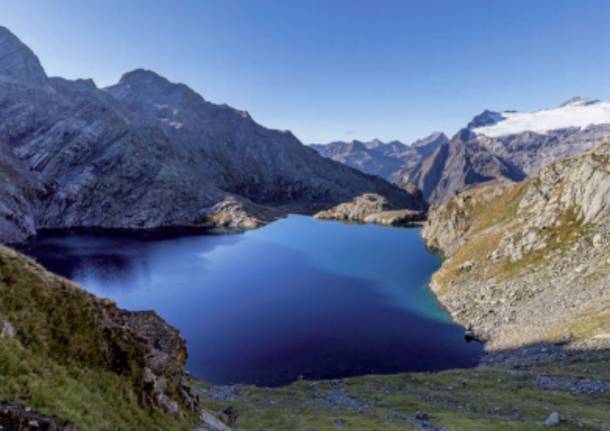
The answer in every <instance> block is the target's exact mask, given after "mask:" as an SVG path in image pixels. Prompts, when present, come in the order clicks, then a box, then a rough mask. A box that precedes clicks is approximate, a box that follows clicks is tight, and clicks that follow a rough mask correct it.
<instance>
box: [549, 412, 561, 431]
mask: <svg viewBox="0 0 610 431" xmlns="http://www.w3.org/2000/svg"><path fill="white" fill-rule="evenodd" d="M562 421H563V418H562V417H561V416H560V415H559V413H557V412H552V413H551V414H550V415H549V417H548V418H546V420H545V421H544V425H545V426H547V427H554V426H557V425H559V424H560V423H561V422H562Z"/></svg>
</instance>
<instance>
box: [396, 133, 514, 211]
mask: <svg viewBox="0 0 610 431" xmlns="http://www.w3.org/2000/svg"><path fill="white" fill-rule="evenodd" d="M524 177H525V174H524V173H523V172H522V171H521V170H520V169H519V168H517V167H515V166H513V165H511V164H510V163H507V162H506V161H504V160H503V159H502V158H500V157H498V156H496V155H494V154H493V153H492V152H490V151H488V150H487V149H486V148H485V147H484V146H482V145H480V144H478V143H477V142H476V141H473V140H472V134H471V132H470V130H468V129H464V130H463V131H461V132H460V133H458V134H456V136H455V137H454V138H453V139H451V141H450V142H447V143H445V144H443V145H441V146H440V147H438V148H437V149H436V150H435V151H434V153H432V154H431V155H430V156H429V157H428V158H426V159H425V160H424V161H423V162H421V163H420V165H419V166H418V167H417V169H415V170H413V171H412V172H411V173H410V174H409V175H408V176H407V177H406V178H404V181H405V182H408V183H412V184H414V185H416V186H417V187H418V188H419V189H420V190H422V192H423V194H424V198H425V199H426V200H428V201H429V202H433V203H438V202H442V201H444V200H445V199H447V198H448V197H450V196H453V195H455V194H457V193H459V192H461V191H463V190H467V189H468V188H471V187H474V186H477V185H480V184H484V183H491V182H497V181H503V180H508V181H519V180H522V179H523V178H524Z"/></svg>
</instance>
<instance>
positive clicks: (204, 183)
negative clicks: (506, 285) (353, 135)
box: [0, 28, 423, 242]
mask: <svg viewBox="0 0 610 431" xmlns="http://www.w3.org/2000/svg"><path fill="white" fill-rule="evenodd" d="M0 120H1V121H0V190H2V191H5V193H2V195H0V218H1V220H0V241H4V242H8V241H19V240H22V239H23V238H24V237H26V236H27V235H30V234H32V233H34V232H35V231H36V230H37V229H44V228H70V227H101V228H131V229H146V228H154V227H164V226H195V227H213V226H218V225H221V226H226V227H235V228H251V227H256V226H259V225H261V224H264V223H268V222H269V221H271V220H274V219H277V218H278V217H282V216H283V215H284V214H285V212H286V211H287V210H290V211H294V212H306V213H313V212H315V211H318V210H321V209H325V208H329V207H332V206H334V205H337V204H339V203H341V202H345V201H348V200H350V199H353V198H354V197H356V196H359V195H361V194H364V193H377V194H379V195H381V196H383V197H384V198H385V199H387V200H388V202H391V203H392V205H395V206H398V207H403V208H408V207H409V206H410V205H412V204H413V203H414V202H415V200H416V198H415V197H414V196H412V195H411V194H409V193H408V192H406V191H405V190H402V189H400V188H398V187H396V186H394V185H391V184H389V183H388V182H386V181H384V180H382V179H381V178H378V177H373V176H369V175H365V174H363V173H361V172H359V171H356V170H354V169H351V168H349V167H347V166H344V165H341V164H339V163H336V162H334V161H332V160H328V159H325V158H323V157H321V156H319V155H318V154H317V153H316V152H315V151H314V150H313V149H311V148H308V147H306V146H304V145H302V144H301V143H300V142H299V141H298V139H296V138H295V137H294V136H293V135H292V134H291V133H290V132H282V131H278V130H270V129H267V128H265V127H262V126H261V125H259V124H257V123H256V122H255V121H254V120H253V119H252V118H251V117H250V115H249V114H248V113H247V112H244V111H239V110H236V109H233V108H231V107H229V106H226V105H217V104H214V103H210V102H208V101H206V100H205V99H203V97H201V96H200V95H199V94H197V93H196V92H194V91H193V90H192V89H190V88H189V87H187V86H186V85H184V84H176V83H172V82H170V81H168V80H167V79H165V78H163V77H161V76H159V75H157V74H156V73H154V72H151V71H145V70H135V71H132V72H129V73H126V74H125V75H124V76H123V77H122V79H121V80H120V82H119V83H117V84H116V85H114V86H111V87H108V88H104V89H99V88H97V87H96V86H95V84H94V83H93V81H90V80H76V81H69V80H65V79H61V78H49V77H47V76H46V74H45V72H44V69H43V68H42V66H41V65H40V62H39V61H38V58H36V56H35V55H34V53H32V51H31V50H29V48H27V47H26V46H25V45H23V44H22V43H21V42H20V41H19V40H18V39H17V38H16V37H15V36H14V35H12V34H11V33H10V32H9V31H8V30H7V29H5V28H0ZM2 166H5V167H8V168H10V169H11V171H10V172H9V170H8V168H6V169H2V168H1V167H2ZM416 204H417V205H416V206H417V207H418V208H419V207H421V205H422V204H423V202H417V203H416Z"/></svg>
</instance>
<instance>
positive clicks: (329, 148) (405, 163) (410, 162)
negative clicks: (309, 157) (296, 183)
mask: <svg viewBox="0 0 610 431" xmlns="http://www.w3.org/2000/svg"><path fill="white" fill-rule="evenodd" d="M447 141H448V139H447V137H446V136H445V135H444V134H443V133H438V132H436V133H432V134H431V135H430V136H427V137H426V138H423V139H419V140H417V141H415V142H413V143H412V144H411V145H405V144H403V143H402V142H399V141H391V142H387V143H384V142H381V141H379V140H377V139H376V140H373V141H370V142H361V141H352V142H342V141H337V142H331V143H330V144H313V145H311V147H312V148H314V149H315V150H316V151H318V152H319V153H320V154H321V155H322V156H324V157H328V158H330V159H333V160H335V161H338V162H341V163H344V164H346V165H349V166H351V167H353V168H356V169H359V170H361V171H362V172H366V173H368V174H373V175H378V176H380V177H383V178H385V179H387V180H389V181H394V182H396V183H401V182H403V181H402V178H403V177H404V174H403V172H404V171H408V170H410V169H412V168H413V167H414V166H417V164H418V163H420V162H421V161H422V160H423V159H425V158H426V157H428V156H429V155H430V154H431V153H432V152H433V151H434V150H435V149H436V148H437V147H438V146H439V145H442V144H443V143H445V142H447Z"/></svg>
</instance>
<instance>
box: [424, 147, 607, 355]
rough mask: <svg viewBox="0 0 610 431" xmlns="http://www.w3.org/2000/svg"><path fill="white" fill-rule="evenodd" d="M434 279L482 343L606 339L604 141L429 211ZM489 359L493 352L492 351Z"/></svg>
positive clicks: (578, 343) (595, 342) (575, 343)
mask: <svg viewBox="0 0 610 431" xmlns="http://www.w3.org/2000/svg"><path fill="white" fill-rule="evenodd" d="M423 236H424V238H425V239H426V241H427V243H428V244H429V245H430V246H431V247H433V248H435V249H438V250H440V251H442V252H443V254H444V255H445V257H446V259H445V261H444V263H443V265H442V267H441V269H440V270H439V271H438V272H437V273H436V274H435V275H434V276H433V279H432V283H431V287H432V289H433V290H434V291H435V292H436V293H437V295H438V297H439V299H440V300H441V302H442V303H443V304H444V305H445V306H446V307H447V309H448V310H449V311H450V312H451V314H452V315H453V316H454V318H455V319H456V320H457V321H458V322H460V323H461V324H463V325H464V326H466V327H470V328H471V330H472V332H473V333H475V334H477V336H479V337H481V338H483V339H485V340H487V343H486V348H487V350H489V351H500V350H503V349H512V348H518V347H523V346H526V345H528V344H534V343H551V344H552V343H562V345H563V344H565V345H566V346H567V348H572V347H573V348H577V347H582V346H586V347H587V348H589V349H590V348H602V347H603V348H608V347H609V346H608V344H609V343H610V290H609V289H608V286H610V253H609V250H610V142H607V143H605V144H602V145H601V146H599V147H597V148H596V149H594V150H592V151H590V152H588V153H585V154H583V155H580V156H576V157H572V158H566V159H562V160H559V161H556V162H554V163H551V164H550V165H548V166H547V167H545V168H543V169H542V170H541V171H540V172H539V174H538V175H537V176H535V177H532V178H530V179H528V180H525V181H523V182H520V183H517V184H502V185H500V186H488V187H480V188H476V189H473V190H470V191H467V192H464V193H461V194H459V195H458V196H455V197H453V198H452V199H450V200H449V201H448V202H447V203H446V204H444V205H441V206H439V207H436V208H434V209H433V210H431V212H430V216H429V221H428V222H427V223H426V225H425V228H424V230H423ZM492 358H493V357H492Z"/></svg>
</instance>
